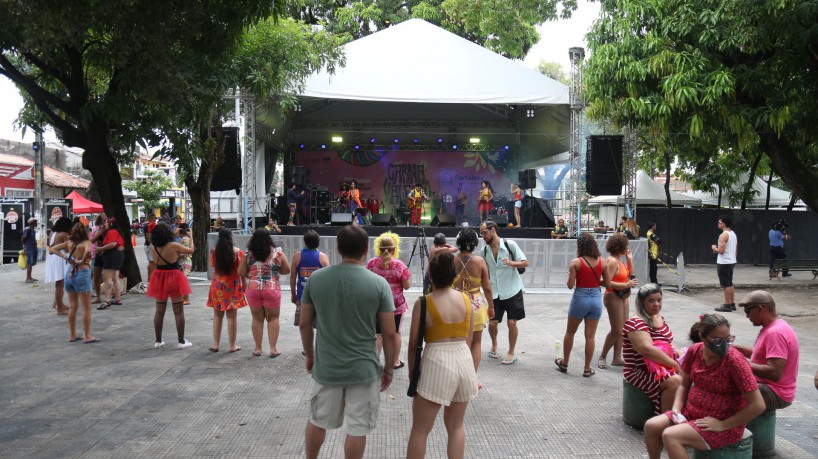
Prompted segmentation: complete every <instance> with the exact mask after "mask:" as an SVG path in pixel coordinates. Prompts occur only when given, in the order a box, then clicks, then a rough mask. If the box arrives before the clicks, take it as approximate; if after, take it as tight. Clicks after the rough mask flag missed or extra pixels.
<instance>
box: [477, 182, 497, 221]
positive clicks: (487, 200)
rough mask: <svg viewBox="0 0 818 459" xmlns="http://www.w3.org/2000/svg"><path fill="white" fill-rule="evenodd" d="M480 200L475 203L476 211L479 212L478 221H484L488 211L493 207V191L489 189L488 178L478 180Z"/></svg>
mask: <svg viewBox="0 0 818 459" xmlns="http://www.w3.org/2000/svg"><path fill="white" fill-rule="evenodd" d="M480 186H481V187H482V188H480V200H479V201H478V203H477V212H478V213H479V214H480V221H481V222H482V221H486V219H487V218H488V216H489V212H491V211H492V210H493V209H494V203H492V201H493V200H494V191H492V189H491V183H489V182H488V180H483V181H482V182H480Z"/></svg>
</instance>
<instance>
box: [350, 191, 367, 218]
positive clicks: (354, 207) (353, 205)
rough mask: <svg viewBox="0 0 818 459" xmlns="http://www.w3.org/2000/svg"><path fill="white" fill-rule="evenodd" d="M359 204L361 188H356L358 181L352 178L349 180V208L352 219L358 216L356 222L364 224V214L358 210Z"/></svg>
mask: <svg viewBox="0 0 818 459" xmlns="http://www.w3.org/2000/svg"><path fill="white" fill-rule="evenodd" d="M359 207H362V206H361V190H359V189H358V182H357V181H356V180H352V181H351V182H349V210H350V212H352V215H353V220H354V219H355V217H356V216H357V217H358V224H359V225H363V224H364V215H363V214H362V213H360V212H359V211H358V208H359Z"/></svg>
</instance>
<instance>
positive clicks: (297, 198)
mask: <svg viewBox="0 0 818 459" xmlns="http://www.w3.org/2000/svg"><path fill="white" fill-rule="evenodd" d="M299 202H301V194H300V193H299V192H297V191H295V190H294V189H293V190H287V204H298V203H299Z"/></svg>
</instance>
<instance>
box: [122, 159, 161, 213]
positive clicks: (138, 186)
mask: <svg viewBox="0 0 818 459" xmlns="http://www.w3.org/2000/svg"><path fill="white" fill-rule="evenodd" d="M172 186H173V182H172V181H171V180H170V178H169V177H168V176H167V174H165V173H164V172H162V171H156V170H148V171H145V178H143V179H137V180H132V181H130V182H128V183H126V184H125V185H123V188H125V189H126V190H131V191H136V196H137V197H139V198H140V199H142V203H141V205H140V207H141V208H142V210H143V211H144V212H145V214H149V213H153V209H163V208H165V204H164V202H163V201H162V193H164V192H165V191H167V190H169V189H170V188H171V187H172Z"/></svg>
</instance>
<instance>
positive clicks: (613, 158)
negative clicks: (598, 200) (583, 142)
mask: <svg viewBox="0 0 818 459" xmlns="http://www.w3.org/2000/svg"><path fill="white" fill-rule="evenodd" d="M585 191H587V192H588V194H590V195H594V196H608V195H612V196H619V195H620V194H621V193H622V136H621V135H608V136H603V135H592V136H588V141H587V161H586V163H585Z"/></svg>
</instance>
